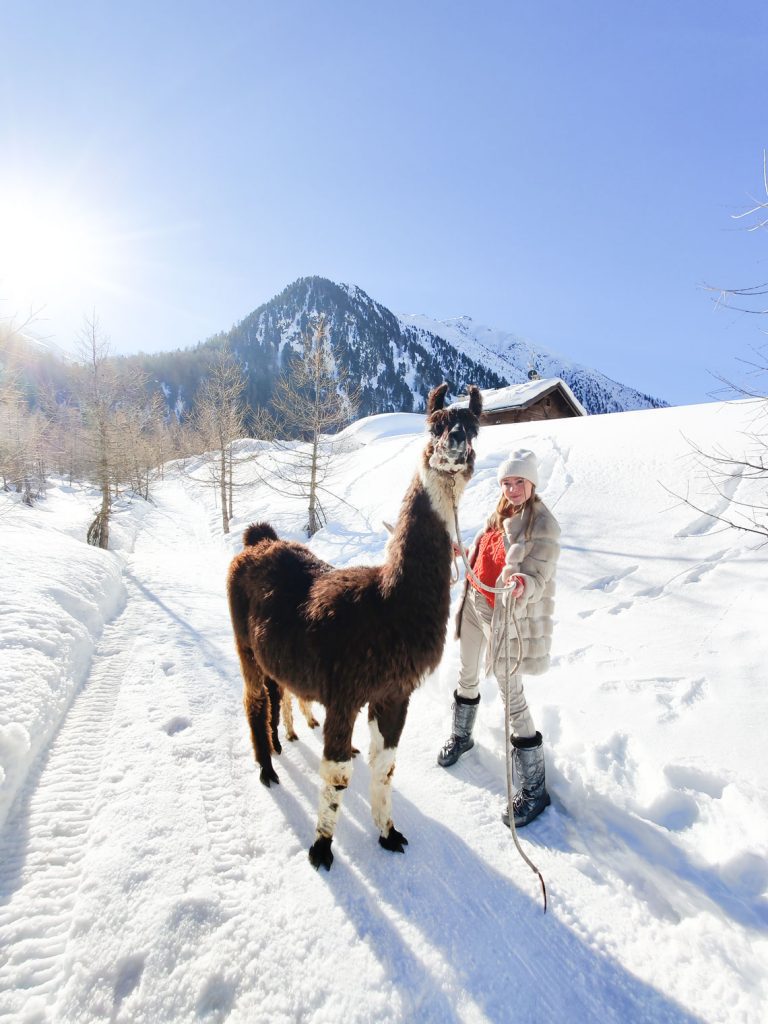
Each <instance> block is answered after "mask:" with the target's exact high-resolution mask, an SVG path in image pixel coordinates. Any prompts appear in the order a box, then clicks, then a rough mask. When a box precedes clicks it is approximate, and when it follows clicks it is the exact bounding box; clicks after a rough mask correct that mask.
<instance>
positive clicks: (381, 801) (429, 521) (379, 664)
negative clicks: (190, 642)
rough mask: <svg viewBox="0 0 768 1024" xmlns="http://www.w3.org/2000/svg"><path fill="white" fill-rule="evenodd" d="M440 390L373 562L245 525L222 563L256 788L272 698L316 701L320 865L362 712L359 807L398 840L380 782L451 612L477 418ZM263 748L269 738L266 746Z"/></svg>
mask: <svg viewBox="0 0 768 1024" xmlns="http://www.w3.org/2000/svg"><path fill="white" fill-rule="evenodd" d="M447 390H448V385H447V384H441V385H440V386H439V387H437V388H435V389H434V390H432V391H431V392H430V394H429V398H428V401H427V426H428V429H429V434H428V438H427V443H426V446H425V448H424V451H423V453H422V456H421V460H420V465H419V467H418V469H417V471H416V474H415V475H414V478H413V480H412V482H411V485H410V487H409V488H408V490H407V492H406V494H405V497H404V499H403V503H402V506H401V509H400V514H399V516H398V520H397V523H396V525H395V527H394V533H393V535H392V537H391V539H390V543H389V546H388V551H387V555H386V561H385V562H384V564H383V565H379V566H354V567H349V568H345V569H335V568H333V567H332V566H330V565H328V563H326V562H323V561H321V560H320V559H319V558H317V557H316V556H315V555H313V554H312V552H311V551H310V550H309V548H307V547H306V546H305V545H303V544H297V543H293V542H289V541H281V540H278V538H277V534H276V533H275V531H274V530H273V529H272V527H271V526H269V524H267V523H256V524H253V525H251V526H249V527H248V528H247V529H246V531H245V533H244V535H243V542H244V544H245V548H244V550H243V551H242V552H240V554H238V555H236V556H235V557H234V559H233V560H232V563H231V565H230V569H229V576H228V593H229V606H230V613H231V616H232V626H233V630H234V634H235V646H236V648H237V653H238V655H239V657H240V664H241V667H242V673H243V679H244V683H245V690H244V697H243V704H244V706H245V713H246V717H247V719H248V722H249V725H250V730H251V738H252V741H253V749H254V754H255V756H256V761H257V762H258V764H259V766H260V774H259V777H260V779H261V782H263V783H264V785H265V786H269V785H270V783H272V782H275V783H277V782H279V781H280V780H279V779H278V776H277V773H276V772H275V770H274V768H273V766H272V758H271V753H272V751H273V750H275V752H276V751H277V749H279V742H278V741H277V721H276V719H277V716H278V715H279V704H280V693H281V691H282V690H289V691H290V692H291V693H293V694H295V695H296V696H297V697H300V698H303V699H304V700H308V701H318V702H319V703H320V704H322V705H324V707H325V722H324V726H323V758H322V761H321V764H320V777H321V786H320V802H319V810H318V817H317V827H316V832H315V841H314V843H313V844H312V846H311V847H310V849H309V859H310V861H311V863H312V865H313V866H314V867H315V868H319V867H320V866H321V865H322V866H323V867H324V868H325V869H326V870H330V867H331V864H332V862H333V853H332V852H331V844H332V842H333V835H334V830H335V827H336V823H337V820H338V816H339V811H340V807H341V799H342V795H343V793H344V790H345V789H346V788H347V786H348V785H349V782H350V778H351V775H352V756H353V747H352V730H353V727H354V723H355V719H356V718H357V715H358V713H359V712H360V710H361V709H362V707H363V705H364V704H367V705H368V724H369V728H370V736H371V741H370V751H369V761H370V766H371V813H372V816H373V821H374V824H375V825H376V827H377V828H378V831H379V843H380V845H381V846H382V847H384V849H386V850H391V851H393V852H396V853H403V852H404V849H403V848H404V846H406V845H407V843H408V840H407V839H406V838H405V836H404V835H403V834H402V833H401V832H399V831H398V830H397V829H396V828H395V826H394V823H393V821H392V816H391V808H392V788H391V783H392V774H393V772H394V770H395V758H396V754H397V745H398V742H399V740H400V734H401V733H402V730H403V726H404V724H405V718H406V714H407V711H408V702H409V700H410V696H411V693H412V692H413V691H414V690H415V689H416V687H417V686H418V685H419V683H420V682H421V680H422V678H423V677H424V676H425V675H426V674H427V673H428V672H431V671H433V670H434V669H435V668H436V667H437V665H438V664H439V663H440V659H441V657H442V653H443V647H444V645H445V634H446V626H447V622H448V612H449V606H450V579H451V560H452V537H453V533H454V525H453V522H454V521H453V501H454V500H455V501H458V499H459V497H460V495H461V493H462V491H463V490H464V487H465V486H466V484H467V482H468V481H469V479H470V477H471V476H472V472H473V469H474V464H475V453H474V450H473V447H472V442H473V440H474V438H475V437H476V436H477V432H478V428H479V417H480V412H481V410H482V398H481V396H480V392H479V391H478V389H477V388H476V387H474V386H470V388H469V407H468V408H463V409H456V408H445V395H446V392H447ZM270 740H271V741H272V742H270Z"/></svg>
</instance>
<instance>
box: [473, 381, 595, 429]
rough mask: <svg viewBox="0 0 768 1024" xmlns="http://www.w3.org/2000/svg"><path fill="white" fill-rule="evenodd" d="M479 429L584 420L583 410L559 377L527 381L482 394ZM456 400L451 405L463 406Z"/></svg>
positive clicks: (585, 412)
mask: <svg viewBox="0 0 768 1024" xmlns="http://www.w3.org/2000/svg"><path fill="white" fill-rule="evenodd" d="M482 395H483V413H482V416H481V417H480V424H481V426H495V425H496V424H498V423H525V422H528V421H530V420H557V419H563V418H564V417H567V416H586V415H587V410H586V409H585V408H584V406H583V405H582V404H581V402H580V401H579V400H578V398H576V396H575V395H574V393H573V392H572V391H571V389H570V388H569V387H568V385H567V384H566V383H565V381H564V380H561V379H560V378H559V377H549V378H546V379H535V380H528V381H526V382H525V383H524V384H509V385H507V387H504V388H490V389H489V390H487V391H483V392H482ZM467 403H468V399H466V398H464V399H459V400H457V401H456V402H454V403H453V404H454V405H458V406H462V405H467Z"/></svg>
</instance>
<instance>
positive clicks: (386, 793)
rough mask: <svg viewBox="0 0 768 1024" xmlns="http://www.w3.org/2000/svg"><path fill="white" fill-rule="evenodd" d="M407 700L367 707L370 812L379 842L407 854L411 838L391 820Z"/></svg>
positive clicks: (387, 848)
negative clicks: (369, 741) (406, 836)
mask: <svg viewBox="0 0 768 1024" xmlns="http://www.w3.org/2000/svg"><path fill="white" fill-rule="evenodd" d="M407 713H408V700H407V699H406V700H404V701H400V702H398V703H396V704H386V705H382V704H373V705H369V708H368V726H369V728H370V731H371V747H370V752H369V755H368V760H369V763H370V766H371V814H372V815H373V821H374V824H375V825H376V827H377V828H378V830H379V843H380V845H381V846H383V847H384V849H385V850H392V851H393V852H394V853H404V852H405V850H404V849H403V847H405V846H407V845H408V840H407V839H406V838H405V836H404V835H403V834H402V832H398V830H397V829H396V828H395V826H394V824H393V823H392V776H393V775H394V772H395V758H396V757H397V744H398V743H399V741H400V735H401V733H402V731H403V726H404V725H405V716H406V714H407Z"/></svg>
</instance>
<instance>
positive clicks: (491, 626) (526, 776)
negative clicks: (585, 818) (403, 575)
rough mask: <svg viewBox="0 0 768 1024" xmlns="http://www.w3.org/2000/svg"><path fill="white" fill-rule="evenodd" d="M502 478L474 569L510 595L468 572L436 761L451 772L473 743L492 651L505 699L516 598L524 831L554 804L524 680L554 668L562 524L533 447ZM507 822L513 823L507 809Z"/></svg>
mask: <svg viewBox="0 0 768 1024" xmlns="http://www.w3.org/2000/svg"><path fill="white" fill-rule="evenodd" d="M497 479H498V481H499V485H500V487H501V495H500V497H499V501H498V504H497V505H496V508H495V510H494V512H493V514H492V515H491V517H490V518H489V520H488V523H487V525H486V527H485V529H484V530H481V531H480V533H478V535H477V536H476V537H475V539H474V541H473V542H472V547H471V548H470V550H469V564H470V565H471V566H472V569H473V571H474V572H475V574H476V575H477V577H478V578H479V579H480V581H481V582H482V583H484V584H486V585H487V586H491V587H506V588H507V592H508V594H509V597H507V594H506V593H505V594H503V595H502V594H498V595H497V594H492V593H490V594H489V593H487V592H486V591H483V590H481V588H480V587H479V586H478V585H477V584H476V583H475V581H474V580H473V579H472V577H471V576H469V575H468V578H467V583H466V584H465V587H464V597H463V600H462V603H461V607H460V608H459V614H458V616H457V620H456V635H457V636H458V638H459V641H460V647H459V651H460V657H461V670H460V673H459V682H458V686H457V688H456V691H455V693H454V695H453V696H454V704H453V729H452V733H451V736H450V738H449V739H448V740H447V742H446V743H445V746H444V747H443V748H442V750H441V751H440V753H439V754H438V757H437V763H438V764H439V765H441V766H442V767H444V768H447V767H448V766H449V765H452V764H455V763H456V762H457V761H458V759H459V758H460V757H461V756H462V754H465V753H466V752H467V751H468V750H469V749H470V748H471V747H473V746H474V740H473V739H472V729H473V727H474V724H475V716H476V715H477V706H478V704H479V703H480V692H479V685H480V673H481V659H482V657H483V653H484V651H486V649H488V657H487V659H486V666H485V671H486V672H487V671H490V670H491V669H492V670H493V672H494V674H495V676H496V679H497V681H498V683H499V688H500V690H501V693H502V698H503V697H504V678H505V674H506V669H507V666H506V660H505V659H506V644H505V642H504V620H505V615H504V602H505V601H507V600H509V599H510V598H514V599H515V607H514V613H515V615H516V617H517V621H518V625H519V627H520V635H521V637H522V641H523V653H522V659H521V662H520V666H519V668H518V670H517V672H515V673H514V675H512V676H511V678H510V706H509V708H508V709H507V713H508V716H509V725H510V729H511V733H512V746H513V759H514V766H515V770H516V773H517V778H518V781H519V782H520V789H519V790H518V792H517V793H516V795H515V797H514V801H513V804H512V807H513V811H514V817H515V825H516V826H517V827H518V828H521V827H522V826H523V825H527V824H528V822H529V821H533V819H534V818H536V817H538V815H539V814H541V812H542V811H543V810H544V808H545V807H547V806H548V805H549V803H550V799H549V794H548V793H547V789H546V785H545V779H544V751H543V748H542V739H541V733H540V732H537V731H536V726H535V725H534V723H533V718H532V717H531V713H530V711H529V709H528V704H527V703H526V699H525V693H524V692H523V681H522V676H523V675H541V673H542V672H546V670H547V669H548V668H549V650H550V645H551V640H552V612H553V610H554V593H555V567H556V565H557V559H558V555H559V554H560V544H559V537H560V527H559V526H558V524H557V520H556V519H555V517H554V516H553V515H552V513H551V512H550V511H549V509H548V508H547V506H546V505H545V504H544V502H543V501H542V500H541V498H539V497H538V495H537V494H536V486H537V484H538V480H539V474H538V467H537V465H536V456H535V455H534V453H533V452H531V451H528V450H527V449H520V450H519V451H516V452H513V453H512V454H511V455H510V457H509V458H508V459H507V460H506V461H505V462H503V463H502V464H501V465H500V466H499V469H498V473H497ZM510 628H511V636H510V645H509V647H510V657H511V659H512V663H511V665H510V669H513V668H514V666H515V662H516V661H517V656H518V639H517V633H516V631H515V629H514V625H513V624H512V623H510ZM502 819H503V820H504V824H505V825H509V817H508V813H507V811H504V814H503V815H502Z"/></svg>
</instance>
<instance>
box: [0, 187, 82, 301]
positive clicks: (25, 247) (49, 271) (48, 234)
mask: <svg viewBox="0 0 768 1024" xmlns="http://www.w3.org/2000/svg"><path fill="white" fill-rule="evenodd" d="M100 249H101V236H100V233H99V231H98V229H97V227H96V225H95V224H94V222H93V221H92V220H91V219H89V218H88V217H87V215H86V214H84V213H83V211H82V210H80V209H79V208H78V207H77V206H76V205H75V204H74V203H73V202H72V201H70V200H66V199H65V198H62V197H58V196H55V195H43V194H32V193H30V192H25V191H23V190H7V191H4V192H3V194H2V195H0V301H2V302H3V303H4V304H5V305H6V306H8V307H14V306H15V307H17V310H18V309H21V308H24V307H34V306H46V305H48V304H50V303H53V304H55V303H56V302H58V301H60V300H61V299H62V298H63V297H66V296H69V297H71V296H72V293H73V292H76V291H78V290H80V289H83V288H85V287H86V286H88V285H89V284H92V283H94V282H95V281H96V280H97V278H98V276H99V264H100Z"/></svg>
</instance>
